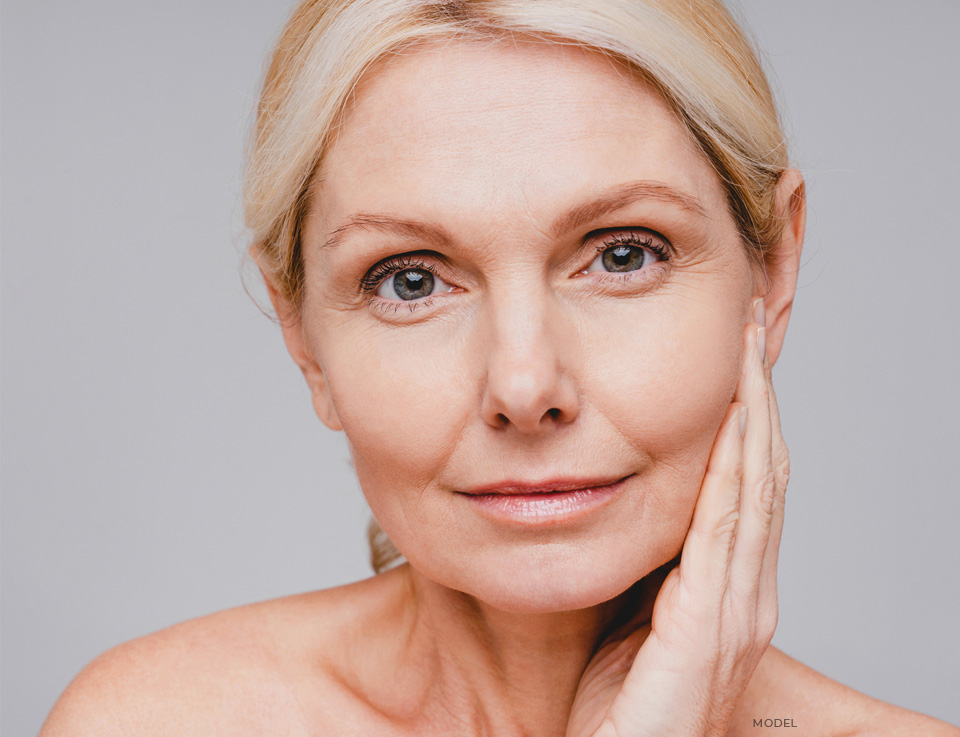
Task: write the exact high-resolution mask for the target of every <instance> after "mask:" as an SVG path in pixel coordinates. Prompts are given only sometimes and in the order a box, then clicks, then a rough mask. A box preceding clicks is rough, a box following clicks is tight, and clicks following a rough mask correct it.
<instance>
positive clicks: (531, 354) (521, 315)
mask: <svg viewBox="0 0 960 737" xmlns="http://www.w3.org/2000/svg"><path fill="white" fill-rule="evenodd" d="M512 291H513V298H509V297H507V298H504V299H500V300H498V299H495V298H492V299H491V300H490V303H489V305H490V307H489V310H488V311H487V314H486V315H485V317H486V318H487V319H486V320H485V321H484V324H485V327H486V328H487V329H486V331H485V332H486V336H485V338H486V345H485V346H484V353H485V354H486V359H485V361H486V384H485V386H484V391H483V402H482V407H481V413H482V415H483V419H484V420H485V421H486V422H487V424H488V425H490V426H492V427H495V428H498V429H500V428H505V427H510V426H512V427H514V428H516V430H517V431H518V432H521V433H526V434H535V433H538V432H543V431H545V430H547V429H549V428H555V427H558V426H561V425H564V424H569V423H570V422H572V421H573V420H574V419H575V418H576V416H577V413H578V404H579V399H578V396H577V391H576V386H575V382H574V380H573V379H574V377H573V376H572V373H571V367H572V364H573V359H574V355H575V351H576V346H575V332H574V325H573V324H572V320H570V319H569V316H566V315H564V310H563V309H562V307H561V306H560V305H558V304H556V302H555V301H553V300H551V296H550V295H549V293H543V294H541V295H531V294H530V293H527V294H526V295H525V296H523V297H520V298H517V297H516V295H517V291H518V290H512ZM491 296H492V295H491Z"/></svg>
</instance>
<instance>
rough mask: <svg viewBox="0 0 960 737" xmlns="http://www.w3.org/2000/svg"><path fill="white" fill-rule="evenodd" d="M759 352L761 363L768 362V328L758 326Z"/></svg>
mask: <svg viewBox="0 0 960 737" xmlns="http://www.w3.org/2000/svg"><path fill="white" fill-rule="evenodd" d="M757 353H759V354H760V363H762V364H764V365H766V364H767V329H766V328H757Z"/></svg>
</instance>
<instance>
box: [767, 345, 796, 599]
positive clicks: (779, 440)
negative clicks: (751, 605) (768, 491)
mask: <svg viewBox="0 0 960 737" xmlns="http://www.w3.org/2000/svg"><path fill="white" fill-rule="evenodd" d="M765 369H766V377H767V393H768V395H769V397H770V402H769V404H770V432H771V461H772V463H773V477H774V482H775V485H776V493H775V496H774V502H773V514H772V519H771V522H770V539H769V540H768V541H767V550H766V553H765V555H764V559H763V574H762V575H763V577H764V579H765V583H761V586H765V587H766V588H768V589H772V594H773V596H774V597H776V591H777V561H778V557H779V554H780V539H781V537H782V534H783V514H784V501H785V496H786V491H787V483H788V482H789V480H790V454H789V452H788V450H787V444H786V442H784V439H783V433H782V432H781V430H780V409H779V407H778V405H777V394H776V392H775V391H774V388H773V376H772V372H771V366H770V364H769V361H768V362H767V363H766V365H765Z"/></svg>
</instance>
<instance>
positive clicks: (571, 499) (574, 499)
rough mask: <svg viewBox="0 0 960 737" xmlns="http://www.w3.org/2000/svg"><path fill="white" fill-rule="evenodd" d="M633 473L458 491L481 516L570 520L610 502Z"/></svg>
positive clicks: (533, 523) (533, 522)
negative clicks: (617, 476)
mask: <svg viewBox="0 0 960 737" xmlns="http://www.w3.org/2000/svg"><path fill="white" fill-rule="evenodd" d="M631 476H633V474H629V475H627V476H622V477H619V478H609V477H607V478H601V479H572V478H564V479H550V480H547V481H539V482H532V483H531V482H522V481H504V482H500V483H497V484H490V485H488V486H480V487H475V488H473V489H470V490H467V491H460V492H458V493H459V494H460V495H461V496H462V497H464V498H465V499H466V500H467V502H468V503H470V504H472V505H474V506H475V508H476V509H477V511H478V512H480V513H481V514H483V516H485V517H487V518H489V519H492V520H493V521H496V522H502V523H511V524H514V525H519V526H520V527H526V528H529V527H541V526H556V525H563V524H567V523H571V522H574V521H577V520H579V519H581V518H583V517H584V516H586V515H589V514H591V513H593V512H595V511H597V510H598V509H600V508H601V507H603V506H605V505H606V504H608V503H609V502H611V501H612V500H613V499H614V498H615V497H616V496H617V494H618V492H619V491H620V489H622V488H623V485H624V482H626V480H627V479H628V478H630V477H631Z"/></svg>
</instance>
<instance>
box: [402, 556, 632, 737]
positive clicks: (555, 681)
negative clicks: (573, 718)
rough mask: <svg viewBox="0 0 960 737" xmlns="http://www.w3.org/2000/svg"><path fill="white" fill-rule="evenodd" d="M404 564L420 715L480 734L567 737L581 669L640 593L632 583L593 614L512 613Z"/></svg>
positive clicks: (409, 648) (409, 640) (466, 732)
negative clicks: (420, 679) (424, 678)
mask: <svg viewBox="0 0 960 737" xmlns="http://www.w3.org/2000/svg"><path fill="white" fill-rule="evenodd" d="M404 568H405V569H406V577H407V584H408V589H407V590H408V596H409V599H408V602H409V606H410V607H411V609H412V611H413V615H412V617H411V621H412V622H413V626H412V627H411V630H410V631H409V635H408V638H407V653H408V654H409V656H410V658H411V661H410V662H417V663H420V664H426V663H429V666H428V668H427V670H428V671H429V673H430V674H431V677H430V678H429V681H432V682H431V683H428V684H424V685H426V687H427V688H426V693H425V694H424V697H425V698H424V703H423V706H424V707H426V708H425V709H424V710H423V711H422V712H421V713H422V714H423V715H424V717H425V719H430V718H431V717H436V718H440V719H442V720H443V721H444V722H456V728H457V729H458V730H460V731H458V734H463V735H477V736H478V737H479V735H497V737H506V736H508V735H511V736H512V735H517V736H520V735H523V736H524V737H563V735H564V733H565V731H566V723H567V719H568V717H569V714H570V709H571V706H572V704H573V699H574V697H575V695H576V691H577V686H578V684H579V682H580V677H581V675H582V674H583V671H584V669H585V668H586V666H587V664H588V663H589V661H590V659H591V658H592V657H593V654H594V652H595V651H596V650H597V648H598V647H599V645H600V643H601V642H602V640H603V639H604V638H605V637H606V636H607V635H608V634H610V632H611V631H613V630H614V629H616V627H618V626H619V625H621V624H622V623H623V622H624V621H626V620H627V619H629V618H630V616H631V615H633V614H634V613H635V612H636V611H637V607H638V605H639V601H640V598H641V597H642V591H641V589H642V585H635V586H633V587H631V588H630V589H628V590H627V591H626V592H624V593H622V594H620V595H619V596H617V597H615V598H614V599H611V600H610V601H607V602H604V603H602V604H599V605H597V606H595V607H591V608H589V609H582V610H576V611H569V612H553V613H546V614H518V613H514V612H506V611H503V610H499V609H495V608H493V607H490V606H488V605H486V604H484V603H483V602H480V601H479V600H477V599H476V598H474V597H472V596H469V595H467V594H464V593H462V592H459V591H455V590H453V589H450V588H447V587H446V586H443V585H441V584H438V583H436V582H434V581H431V580H429V579H427V578H425V577H423V576H421V575H420V574H418V573H417V572H416V571H415V570H414V569H413V568H412V567H410V566H409V564H407V565H405V566H404ZM422 671H423V665H421V672H422ZM468 715H469V716H468ZM465 717H466V718H465Z"/></svg>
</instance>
